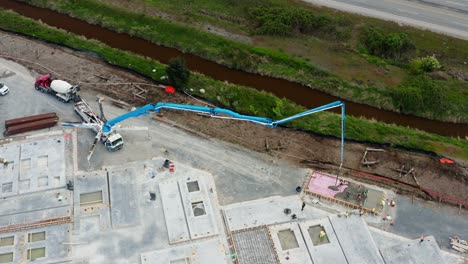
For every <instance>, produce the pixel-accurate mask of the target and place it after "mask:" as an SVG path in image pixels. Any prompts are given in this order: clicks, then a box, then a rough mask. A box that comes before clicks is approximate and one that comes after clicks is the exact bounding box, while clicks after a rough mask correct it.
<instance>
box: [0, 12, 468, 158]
mask: <svg viewBox="0 0 468 264" xmlns="http://www.w3.org/2000/svg"><path fill="white" fill-rule="evenodd" d="M0 28H1V29H4V30H8V31H13V32H18V33H21V34H25V35H30V36H34V37H37V38H40V39H44V40H47V41H50V42H55V43H59V44H63V45H66V46H69V47H71V48H74V49H78V50H88V51H92V52H95V53H96V54H98V55H100V56H101V57H103V58H104V59H105V60H107V61H108V62H111V63H112V64H115V65H118V66H121V67H124V68H129V69H132V70H135V71H137V72H140V73H142V74H144V75H147V76H150V77H152V78H153V79H155V80H159V78H160V77H161V76H160V75H156V74H155V73H153V71H152V69H157V71H156V73H161V72H163V69H164V68H165V66H164V65H162V64H160V63H158V62H157V61H154V60H149V59H147V58H143V57H141V56H138V55H135V54H131V53H128V52H124V51H121V50H117V49H114V48H111V47H108V46H106V45H104V44H102V43H99V42H97V41H93V40H87V39H85V38H83V37H79V36H76V35H74V34H70V33H67V32H64V31H62V30H58V29H54V28H51V27H48V26H46V25H43V24H41V23H39V22H36V21H33V20H31V19H27V18H24V17H21V16H19V15H17V14H15V13H12V12H8V11H5V10H1V9H0ZM188 87H191V88H194V90H195V91H199V89H200V88H203V89H205V91H206V92H205V93H203V94H201V93H198V95H199V96H200V97H204V98H206V99H209V100H211V101H214V102H218V103H219V105H222V106H224V107H228V108H231V109H233V110H236V111H238V112H242V113H246V114H253V115H259V116H265V117H270V118H274V119H277V118H282V117H286V116H289V115H292V114H295V113H297V112H300V111H303V110H305V109H304V108H302V107H301V106H298V105H296V104H294V103H292V102H291V101H288V100H286V99H280V98H277V97H275V96H273V95H271V94H268V93H265V92H259V91H257V90H255V89H251V88H247V87H242V86H238V85H233V84H226V83H224V82H220V81H216V80H213V79H210V78H207V77H205V76H203V75H200V74H192V75H191V79H190V81H189V85H188ZM259 102H261V103H259ZM339 120H340V119H339V116H338V115H336V114H332V113H319V114H316V115H313V116H309V117H306V118H303V119H300V120H296V121H294V122H292V123H291V126H293V127H295V128H300V129H304V130H307V131H311V132H315V133H319V134H323V135H332V136H337V137H338V136H339V135H340V121H339ZM346 138H348V139H354V140H359V141H367V142H375V143H385V144H387V143H389V144H391V145H392V146H396V147H404V148H413V149H420V150H425V151H432V152H436V153H438V154H441V155H447V156H450V157H454V158H459V159H464V160H468V142H467V141H466V140H457V139H453V138H448V137H443V136H437V135H433V134H428V133H424V132H420V131H416V130H412V129H408V128H404V127H398V126H395V125H387V124H383V123H378V122H372V121H368V120H365V119H360V118H354V117H349V118H348V119H347V134H346Z"/></svg>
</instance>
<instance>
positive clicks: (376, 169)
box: [0, 32, 468, 201]
mask: <svg viewBox="0 0 468 264" xmlns="http://www.w3.org/2000/svg"><path fill="white" fill-rule="evenodd" d="M0 54H2V55H6V56H12V57H15V58H18V59H22V60H17V62H18V63H20V64H23V65H25V66H26V67H28V68H30V69H31V70H33V71H35V72H37V73H40V74H44V73H49V72H51V71H55V72H57V73H58V74H60V75H62V76H61V77H59V78H62V79H67V78H69V79H71V81H70V82H72V83H80V84H81V87H82V88H83V92H86V90H88V89H92V90H96V91H98V92H100V93H103V94H104V95H107V96H109V97H112V98H114V99H117V100H122V101H126V102H128V103H130V104H133V105H141V104H142V103H141V102H139V101H138V100H135V99H134V97H133V96H132V93H133V92H138V91H139V88H137V87H136V86H135V85H129V84H122V83H149V81H148V80H147V79H145V78H143V77H141V76H138V75H135V74H132V73H130V72H127V71H124V70H121V69H118V68H115V67H112V66H109V65H107V64H105V63H103V62H101V61H100V60H98V59H95V58H93V57H91V56H89V55H87V54H84V53H80V52H75V51H72V50H69V49H66V48H63V47H58V46H54V45H50V44H45V43H42V42H39V41H35V40H30V39H28V38H25V37H20V36H17V35H13V34H8V33H5V32H1V34H0ZM24 60H27V61H30V62H26V61H24ZM31 62H35V63H39V64H40V65H38V64H35V63H31ZM44 67H47V68H48V69H47V68H44ZM55 75H57V74H55ZM139 87H143V88H144V87H147V86H144V85H139ZM154 96H155V98H156V99H155V100H154V101H166V102H174V103H186V104H205V103H204V102H202V101H199V100H197V99H194V98H191V97H189V96H187V95H185V94H180V93H178V94H175V95H168V94H166V93H164V91H163V90H162V89H157V90H156V91H154ZM164 119H167V120H170V122H175V123H177V124H178V125H180V126H181V127H183V128H186V129H188V130H192V131H195V132H196V133H202V134H204V135H207V136H209V137H213V138H218V139H221V140H225V141H229V142H232V143H235V144H239V145H242V146H244V147H246V148H249V149H253V150H256V151H260V152H269V153H270V154H271V155H273V156H277V157H279V158H283V159H288V160H290V161H292V162H294V163H296V164H298V165H301V166H309V167H311V168H320V169H322V170H331V171H332V172H334V173H336V172H337V167H336V165H338V164H339V160H340V141H339V140H338V139H334V138H328V137H322V136H316V135H312V134H309V133H303V132H299V131H294V130H291V129H287V128H276V129H270V128H265V127H262V126H258V125H255V124H251V123H246V122H239V121H229V120H221V119H213V118H207V117H204V116H200V115H196V114H193V113H185V112H174V111H171V112H169V111H166V112H164ZM267 145H268V150H267V148H266V146H267ZM366 148H382V147H380V146H372V145H369V144H359V143H349V142H347V143H346V145H345V163H344V166H345V167H346V168H349V169H353V170H358V171H363V172H368V173H372V174H378V175H382V176H385V177H390V178H394V179H397V180H400V181H402V182H406V183H409V184H411V185H416V181H417V183H418V184H419V185H420V186H421V188H424V189H429V190H434V191H437V192H440V193H443V194H446V195H449V196H452V197H455V198H457V199H460V200H465V201H467V200H468V192H466V190H467V189H468V169H467V167H463V166H462V165H460V164H457V165H443V164H440V162H439V160H438V159H437V158H435V157H432V156H429V155H423V154H419V153H412V152H406V151H401V150H397V149H393V148H387V147H384V148H383V149H384V150H385V152H369V153H368V155H367V160H368V161H377V160H378V161H379V162H378V163H377V164H375V165H373V166H369V167H366V166H361V160H362V157H363V154H364V151H365V150H366ZM324 164H325V165H324ZM327 164H328V165H327ZM402 166H404V170H409V169H411V168H413V169H414V175H415V177H413V176H412V175H411V174H410V175H406V176H403V175H404V173H402V174H400V173H399V172H397V171H395V170H396V169H401V168H402ZM357 175H358V174H355V173H349V171H348V176H357ZM393 186H394V185H393ZM400 186H401V184H400Z"/></svg>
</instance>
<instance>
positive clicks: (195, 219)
mask: <svg viewBox="0 0 468 264" xmlns="http://www.w3.org/2000/svg"><path fill="white" fill-rule="evenodd" d="M178 185H179V191H180V195H181V198H182V202H183V207H184V209H185V216H186V219H187V224H188V227H189V231H190V237H191V238H192V239H197V238H202V237H208V236H213V235H217V234H218V232H219V231H218V225H217V223H216V220H215V214H214V210H213V206H212V202H211V199H210V196H209V192H210V187H209V184H208V182H207V181H206V177H204V176H201V175H200V176H191V177H184V178H183V179H179V180H178ZM189 186H190V187H191V188H190V189H189ZM211 192H213V190H211Z"/></svg>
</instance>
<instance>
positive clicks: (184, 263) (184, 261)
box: [169, 258, 192, 264]
mask: <svg viewBox="0 0 468 264" xmlns="http://www.w3.org/2000/svg"><path fill="white" fill-rule="evenodd" d="M190 263H192V262H191V261H190V259H189V258H181V259H174V260H170V261H169V264H190Z"/></svg>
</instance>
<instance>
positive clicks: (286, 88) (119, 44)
mask: <svg viewBox="0 0 468 264" xmlns="http://www.w3.org/2000/svg"><path fill="white" fill-rule="evenodd" d="M0 7H2V8H6V9H11V10H13V11H15V12H17V13H19V14H21V15H23V16H25V17H29V18H32V19H35V20H41V21H42V22H44V23H46V24H48V25H50V26H54V27H57V28H61V29H64V30H67V31H69V32H72V33H75V34H78V35H83V36H85V37H87V38H92V39H97V40H99V41H101V42H103V43H105V44H107V45H109V46H112V47H114V48H118V49H122V50H127V51H131V52H134V53H137V54H141V55H144V56H147V57H151V58H153V59H156V60H158V61H160V62H162V63H167V62H168V61H169V60H170V59H171V58H174V57H177V56H181V57H184V59H185V60H186V61H187V65H188V67H189V68H190V69H191V70H193V71H197V72H200V73H203V74H205V75H207V76H210V77H212V78H214V79H217V80H220V81H229V82H231V83H235V84H239V85H244V86H249V87H253V88H256V89H258V90H264V91H268V92H271V93H273V94H275V95H276V96H278V97H285V98H288V99H290V100H291V101H294V102H296V103H298V104H300V105H302V106H305V107H307V108H314V107H317V106H321V105H324V104H327V103H330V102H333V101H336V100H341V99H340V98H338V97H335V96H331V95H329V94H326V93H324V92H320V91H317V90H313V89H311V88H309V87H306V86H303V85H301V84H299V83H295V82H291V81H287V80H283V79H278V78H273V77H266V76H260V75H257V74H253V73H248V72H243V71H239V70H235V69H230V68H228V67H226V66H223V65H220V64H217V63H214V62H212V61H208V60H205V59H203V58H201V57H198V56H195V55H192V54H185V53H182V52H181V51H179V50H177V49H175V48H169V47H164V46H160V45H156V44H153V43H151V42H149V41H146V40H143V39H140V38H134V37H131V36H130V35H127V34H122V33H117V32H114V31H111V30H108V29H105V28H102V27H99V26H95V25H91V24H88V23H86V22H83V21H81V20H78V19H75V18H72V17H69V16H67V15H63V14H59V13H57V12H54V11H51V10H48V9H44V8H39V7H34V6H30V5H28V4H25V3H21V2H16V1H14V0H2V1H0ZM342 101H344V102H345V103H346V106H347V107H346V108H347V114H348V115H352V116H358V117H359V116H362V117H365V118H368V119H375V120H378V121H382V122H385V123H389V124H397V125H401V126H408V127H412V128H417V129H419V130H423V131H427V132H430V133H435V134H439V135H444V136H452V137H457V136H458V137H466V136H468V124H460V123H450V122H441V121H434V120H429V119H425V118H419V117H415V116H410V115H404V114H399V113H395V112H391V111H386V110H381V109H378V108H375V107H371V106H368V105H364V104H358V103H353V102H349V101H346V100H342Z"/></svg>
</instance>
